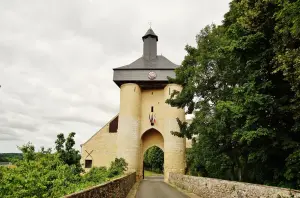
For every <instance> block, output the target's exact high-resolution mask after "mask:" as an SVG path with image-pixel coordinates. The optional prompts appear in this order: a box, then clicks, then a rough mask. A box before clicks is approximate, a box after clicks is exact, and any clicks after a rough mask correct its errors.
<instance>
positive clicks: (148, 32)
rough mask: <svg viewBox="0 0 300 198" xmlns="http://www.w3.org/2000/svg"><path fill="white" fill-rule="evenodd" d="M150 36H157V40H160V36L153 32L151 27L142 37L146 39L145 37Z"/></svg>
mask: <svg viewBox="0 0 300 198" xmlns="http://www.w3.org/2000/svg"><path fill="white" fill-rule="evenodd" d="M149 36H151V37H154V38H156V41H158V36H157V35H156V34H155V33H154V32H153V30H152V29H151V28H149V30H148V31H147V32H146V34H145V35H144V36H143V37H142V38H143V40H144V39H145V38H147V37H149Z"/></svg>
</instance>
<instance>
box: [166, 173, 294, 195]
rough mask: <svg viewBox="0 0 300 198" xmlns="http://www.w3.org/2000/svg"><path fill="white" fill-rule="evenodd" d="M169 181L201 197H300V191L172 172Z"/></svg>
mask: <svg viewBox="0 0 300 198" xmlns="http://www.w3.org/2000/svg"><path fill="white" fill-rule="evenodd" d="M168 181H169V183H171V184H173V185H175V186H177V187H179V188H181V189H184V190H187V191H189V192H192V193H194V194H196V195H198V196H199V197H201V198H244V197H247V198H300V191H297V190H291V189H287V188H278V187H271V186H264V185H258V184H250V183H243V182H233V181H226V180H220V179H212V178H205V177H193V176H188V175H182V174H178V173H170V175H169V180H168Z"/></svg>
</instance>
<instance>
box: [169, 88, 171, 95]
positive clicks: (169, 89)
mask: <svg viewBox="0 0 300 198" xmlns="http://www.w3.org/2000/svg"><path fill="white" fill-rule="evenodd" d="M170 94H171V88H170V87H169V95H170Z"/></svg>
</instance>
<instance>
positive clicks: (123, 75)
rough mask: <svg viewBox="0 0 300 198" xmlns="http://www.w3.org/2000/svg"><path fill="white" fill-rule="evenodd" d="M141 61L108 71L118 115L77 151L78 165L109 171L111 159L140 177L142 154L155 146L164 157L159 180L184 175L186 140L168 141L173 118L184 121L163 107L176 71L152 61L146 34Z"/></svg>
mask: <svg viewBox="0 0 300 198" xmlns="http://www.w3.org/2000/svg"><path fill="white" fill-rule="evenodd" d="M142 40H143V55H142V57H140V58H139V59H137V60H136V61H134V62H133V63H131V64H129V65H126V66H122V67H118V68H115V69H114V77H113V80H114V82H115V83H116V84H117V85H118V86H119V87H120V112H119V114H118V115H117V116H115V117H114V118H113V119H112V120H111V121H109V122H108V123H107V124H106V125H105V126H104V127H103V128H102V129H100V130H99V131H98V132H97V133H96V134H95V135H94V136H92V137H91V138H90V139H89V140H88V141H87V142H85V143H84V144H82V145H81V147H82V150H81V152H82V162H81V163H82V165H83V166H84V167H85V168H86V169H89V168H91V167H92V166H109V164H110V162H111V161H113V160H114V159H115V158H116V157H119V158H120V157H123V158H124V159H125V160H126V161H127V162H128V171H130V172H131V171H136V172H137V175H138V177H139V178H141V177H142V175H143V156H144V152H145V151H146V150H147V149H148V148H150V147H152V146H154V145H155V146H158V147H160V148H161V149H162V150H163V151H164V160H165V161H164V174H165V180H167V178H168V175H169V172H179V173H184V169H185V148H186V140H185V139H184V138H179V137H176V136H173V135H172V134H171V133H170V132H171V131H178V130H179V127H178V124H177V121H176V118H179V119H180V120H182V121H183V120H185V113H184V110H183V109H178V108H176V107H171V106H170V105H168V104H166V103H165V101H166V99H168V98H169V97H170V96H171V94H172V92H173V91H174V90H177V91H181V89H182V87H181V86H179V85H177V84H168V80H167V76H170V77H174V76H175V72H174V69H175V68H176V67H178V65H175V64H174V63H172V62H171V61H169V60H168V59H167V58H165V57H164V56H162V55H161V56H159V55H157V42H158V36H157V35H156V34H155V33H154V32H153V30H152V29H151V28H150V29H149V30H148V31H147V33H146V34H145V35H144V36H143V37H142Z"/></svg>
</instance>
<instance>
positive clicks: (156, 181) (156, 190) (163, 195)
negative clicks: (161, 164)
mask: <svg viewBox="0 0 300 198" xmlns="http://www.w3.org/2000/svg"><path fill="white" fill-rule="evenodd" d="M169 197H170V198H188V196H187V195H185V194H183V193H182V192H180V191H178V190H177V189H176V188H173V187H172V186H170V185H168V184H166V183H165V182H164V177H163V176H152V177H145V179H144V180H143V181H141V183H140V185H139V188H138V190H137V193H136V198H169Z"/></svg>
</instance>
